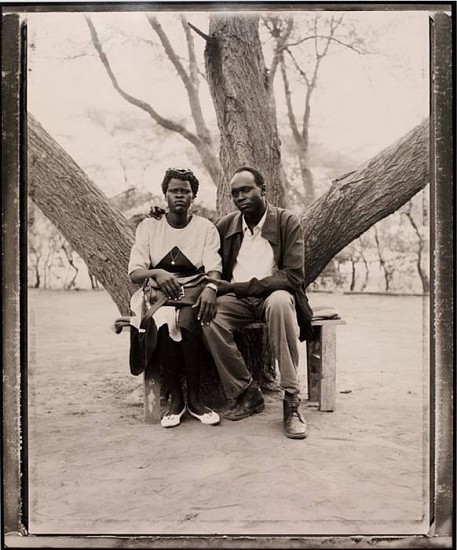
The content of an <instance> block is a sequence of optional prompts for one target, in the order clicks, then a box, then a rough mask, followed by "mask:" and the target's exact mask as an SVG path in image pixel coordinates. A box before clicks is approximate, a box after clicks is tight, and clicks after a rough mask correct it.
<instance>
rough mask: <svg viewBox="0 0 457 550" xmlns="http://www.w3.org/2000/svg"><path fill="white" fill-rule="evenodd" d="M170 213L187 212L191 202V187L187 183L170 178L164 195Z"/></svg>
mask: <svg viewBox="0 0 457 550" xmlns="http://www.w3.org/2000/svg"><path fill="white" fill-rule="evenodd" d="M165 198H166V199H167V204H168V208H169V209H170V212H175V213H176V214H181V213H182V212H187V211H188V210H189V208H190V205H191V203H192V200H193V194H192V187H191V186H190V183H189V182H188V181H183V180H178V179H176V178H172V179H171V180H170V182H169V183H168V188H167V192H166V193H165Z"/></svg>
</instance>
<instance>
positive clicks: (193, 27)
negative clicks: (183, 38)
mask: <svg viewBox="0 0 457 550" xmlns="http://www.w3.org/2000/svg"><path fill="white" fill-rule="evenodd" d="M187 24H188V25H189V27H190V28H191V29H192V30H193V31H194V32H196V33H197V34H198V35H199V36H201V37H202V38H203V39H204V40H206V41H207V42H209V41H210V40H211V36H209V35H207V34H205V33H204V32H202V31H201V30H200V29H198V28H197V27H196V26H195V25H192V23H189V22H188V23H187Z"/></svg>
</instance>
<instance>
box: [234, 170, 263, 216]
mask: <svg viewBox="0 0 457 550" xmlns="http://www.w3.org/2000/svg"><path fill="white" fill-rule="evenodd" d="M230 186H231V192H232V199H233V202H234V203H235V206H236V207H237V208H238V210H240V211H241V212H242V213H243V214H248V215H252V214H255V213H256V212H257V211H260V210H262V209H263V207H264V205H265V202H264V200H263V197H264V195H265V188H264V187H259V186H258V185H257V184H256V182H255V179H254V175H253V174H251V172H238V173H237V174H235V175H234V176H233V178H232V181H231V182H230Z"/></svg>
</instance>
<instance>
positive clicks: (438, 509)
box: [430, 9, 455, 536]
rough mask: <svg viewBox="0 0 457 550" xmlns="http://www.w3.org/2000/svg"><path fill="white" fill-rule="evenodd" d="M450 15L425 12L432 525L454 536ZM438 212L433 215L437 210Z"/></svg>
mask: <svg viewBox="0 0 457 550" xmlns="http://www.w3.org/2000/svg"><path fill="white" fill-rule="evenodd" d="M454 18H455V11H454V9H453V10H452V15H446V14H443V13H435V14H433V16H432V17H431V27H430V28H431V59H430V60H431V64H430V69H431V72H432V85H431V90H430V98H431V110H432V119H431V122H432V123H431V125H430V158H431V161H432V162H431V170H430V175H431V204H432V213H433V221H432V242H433V245H434V251H435V253H434V260H433V261H432V265H431V268H432V277H431V280H432V281H433V287H432V293H431V296H432V315H433V328H432V330H433V333H432V335H431V342H432V343H433V345H432V348H431V360H432V361H431V362H432V374H433V375H434V376H432V379H433V380H432V386H431V388H432V403H431V405H432V407H431V410H432V411H434V415H433V418H432V423H431V428H432V430H431V435H432V437H431V441H432V445H433V447H432V449H431V451H432V453H431V454H432V457H433V458H434V460H432V462H433V464H434V467H433V469H432V472H431V473H432V476H433V477H432V479H431V485H432V488H433V491H432V497H433V502H432V503H431V504H432V515H431V517H432V519H433V530H434V534H435V535H436V536H451V535H453V536H454V532H453V531H454V529H455V525H454V514H455V509H454V498H455V495H454V491H455V476H454V469H453V450H454V441H455V440H454V438H455V432H454V429H453V426H454V422H453V407H454V395H453V388H454V371H453V365H454V359H455V355H454V297H455V296H454V282H455V281H454V238H453V235H454V232H453V227H454V211H453V208H454V204H455V202H454V199H455V187H454V185H455V181H453V176H454V161H453V150H454V149H453V147H454V144H453V131H454V127H453V121H454V115H455V112H454V109H453V82H454V80H453V49H452V45H453V44H454V41H453V33H454V24H453V23H454ZM438 213H439V215H438ZM432 414H433V413H432Z"/></svg>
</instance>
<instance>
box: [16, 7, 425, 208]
mask: <svg viewBox="0 0 457 550" xmlns="http://www.w3.org/2000/svg"><path fill="white" fill-rule="evenodd" d="M160 17H161V20H162V18H163V26H164V28H165V29H166V30H167V34H168V36H169V38H170V40H171V41H172V43H173V45H174V46H176V47H177V48H178V49H179V48H182V47H183V46H184V43H183V38H182V36H183V35H182V30H181V28H180V24H179V22H176V21H173V16H172V15H169V14H160ZM347 17H350V18H351V19H352V20H353V21H354V23H355V24H356V26H357V29H358V32H359V33H360V35H362V36H364V35H367V36H369V37H370V40H371V42H370V44H369V45H368V46H369V47H370V49H373V50H376V51H377V52H379V53H376V54H372V55H365V56H360V55H357V54H355V53H353V52H351V51H349V50H338V51H335V53H334V54H333V55H331V56H329V57H328V58H326V59H325V60H324V62H323V64H322V70H321V75H320V80H319V86H318V89H317V90H316V92H315V95H314V96H313V103H312V122H311V135H310V137H311V141H313V142H315V143H319V144H323V145H325V147H326V148H327V149H328V150H330V151H335V152H338V153H339V154H342V155H344V156H346V155H347V157H348V158H350V159H353V161H354V162H356V164H359V163H361V162H363V161H364V160H366V159H368V158H370V157H371V156H372V155H373V154H375V153H376V152H378V151H380V150H381V149H382V148H384V147H385V146H387V145H389V144H390V143H392V142H393V141H395V140H396V139H397V138H399V137H400V136H402V135H403V134H405V133H406V132H407V131H409V130H410V129H411V128H412V127H414V126H415V125H416V124H418V123H419V122H420V121H421V120H422V119H423V118H424V117H426V116H427V115H428V109H429V107H428V104H429V91H428V78H429V77H428V55H429V53H428V14H427V12H425V11H414V10H412V11H406V10H402V11H397V12H395V11H394V12H381V11H376V12H375V11H373V12H350V13H348V14H347ZM188 18H189V20H190V21H191V22H193V23H195V24H196V25H197V26H199V27H200V28H202V30H206V29H207V23H206V20H207V16H206V14H198V13H193V14H189V15H188ZM27 19H28V29H29V30H28V32H29V43H30V44H31V47H30V49H29V88H28V101H29V110H30V111H31V112H32V113H33V114H34V115H35V116H36V117H37V118H38V120H39V121H40V122H41V123H42V124H43V125H44V127H45V128H46V129H47V130H48V131H49V132H50V133H51V134H52V135H53V136H54V137H55V138H56V139H57V140H58V141H59V143H61V145H62V146H63V147H65V148H66V149H67V151H68V152H69V153H70V154H71V155H72V156H73V157H74V159H75V160H76V162H78V163H79V164H80V165H81V167H82V168H83V169H85V170H86V171H87V172H88V174H89V176H91V177H92V178H93V180H94V181H95V183H97V184H98V185H99V186H100V187H101V189H102V190H103V191H104V192H105V193H106V194H107V195H113V194H116V193H118V192H120V191H122V190H123V189H125V188H126V187H128V186H129V185H139V186H141V185H142V182H143V184H144V186H145V188H147V189H149V190H151V191H154V190H155V189H152V188H151V186H150V185H149V182H151V181H154V180H158V182H159V181H160V179H161V176H162V174H163V172H164V170H165V168H166V167H167V166H168V165H170V164H174V165H182V164H185V165H189V164H190V165H192V160H193V158H195V157H196V155H197V153H194V152H193V150H192V149H191V148H189V147H187V146H185V145H184V146H182V144H184V143H185V142H184V141H183V140H182V138H173V137H169V138H166V137H162V138H161V139H160V140H158V141H157V143H154V145H153V146H152V147H151V151H150V159H149V161H148V162H149V164H148V165H147V168H146V169H145V168H144V166H143V168H142V170H141V173H140V172H138V171H137V172H135V167H134V166H133V167H129V168H128V171H127V172H128V176H129V177H128V185H127V184H126V182H125V181H124V177H123V174H122V170H121V166H120V164H119V162H118V161H117V160H116V159H117V156H119V152H118V150H119V148H121V154H122V155H124V157H125V156H126V158H125V159H124V160H125V164H128V161H129V155H130V153H129V152H128V151H127V150H126V148H125V145H124V144H123V142H121V141H119V136H118V135H117V134H114V136H112V137H111V136H109V134H108V133H107V132H106V131H104V130H102V129H100V128H98V127H97V126H95V125H94V124H93V123H92V122H91V121H90V120H89V119H88V117H87V111H88V110H95V111H96V110H98V109H103V110H106V111H108V112H110V113H112V123H114V122H115V121H116V120H118V119H119V118H120V117H121V116H122V115H123V114H124V115H128V116H130V117H136V118H137V119H138V121H139V124H140V123H141V124H142V125H143V126H144V128H145V131H147V128H148V124H152V121H151V122H150V123H149V121H150V119H149V118H148V116H147V115H146V114H143V113H142V112H141V111H139V110H138V109H137V108H135V107H133V106H130V105H128V104H127V103H126V102H125V101H124V100H123V99H122V98H120V97H119V95H118V94H117V93H116V92H115V91H114V89H113V87H112V85H111V83H110V82H109V80H108V77H107V75H106V73H105V71H104V69H103V67H102V65H101V63H100V61H99V59H98V57H97V56H96V54H95V51H94V49H93V47H92V45H91V42H90V37H89V32H88V28H87V25H86V23H85V21H84V17H83V14H81V13H71V12H70V13H42V14H30V15H29V16H28V17H27ZM93 21H94V23H95V25H96V27H97V30H98V31H99V33H100V37H101V39H102V41H103V43H104V44H105V45H106V51H107V52H108V55H109V58H110V60H111V61H112V64H113V68H114V70H115V72H116V74H117V75H119V79H120V81H121V83H122V85H123V86H124V87H125V88H126V89H127V90H128V91H130V92H131V93H132V94H134V95H137V96H138V97H140V98H142V99H144V100H147V101H150V102H151V103H152V104H153V105H154V107H155V108H156V110H158V111H159V112H160V113H162V114H164V115H165V116H168V117H170V118H173V119H174V120H179V121H180V122H187V124H189V125H190V121H189V120H188V118H186V117H188V107H187V102H186V96H185V93H184V92H183V87H182V84H181V82H180V81H179V80H178V79H177V77H176V76H175V73H174V71H173V69H169V68H167V67H168V66H169V63H168V62H167V59H166V58H165V57H164V55H163V52H161V50H160V48H151V46H150V45H149V44H146V43H144V42H141V41H138V40H136V41H135V42H133V43H132V40H131V37H138V38H139V39H143V40H148V39H151V38H152V37H153V36H154V34H153V32H152V29H151V28H150V26H149V24H148V22H147V21H146V18H145V17H144V14H142V13H125V12H122V13H97V14H93ZM113 29H115V31H113ZM119 32H122V33H123V35H124V38H123V40H122V43H120V44H119V40H115V41H113V40H111V39H110V37H113V36H119ZM113 33H114V34H113ZM195 42H196V45H197V47H198V48H199V53H200V54H202V48H203V40H201V39H199V38H198V37H195ZM83 52H87V53H89V54H90V55H84V56H81V55H80V54H81V53H83ZM158 56H160V57H158ZM266 57H267V61H268V55H267V54H266ZM163 67H164V68H163ZM278 76H279V75H278ZM278 81H279V82H278V84H277V87H278V86H279V84H280V80H279V79H278ZM303 90H304V89H303V88H300V87H299V86H296V85H295V86H294V101H295V105H296V106H297V112H300V110H299V108H298V106H299V105H300V100H301V97H302V94H303ZM277 98H278V114H279V116H280V119H285V109H284V99H283V96H282V95H281V92H280V86H279V87H278V95H277ZM202 99H203V103H204V105H206V106H207V109H206V111H205V112H206V113H207V115H208V118H209V120H211V122H212V124H214V122H215V118H214V114H213V109H212V105H211V99H210V97H209V94H208V93H207V91H206V90H205V87H204V86H203V85H202ZM133 137H134V134H133V133H132V138H133ZM139 145H141V144H139ZM145 154H146V156H147V155H148V152H147V151H146V153H145ZM97 164H98V165H99V168H98V170H96V169H95V168H94V166H95V165H97ZM197 164H198V163H197ZM100 166H101V167H102V169H101V170H100ZM353 167H354V168H355V167H356V166H353ZM136 168H137V169H138V166H137V167H136ZM199 175H200V172H199ZM201 176H202V177H201V180H202V191H201V194H200V195H201V196H200V198H201V200H203V202H205V203H207V204H214V196H215V194H214V189H213V187H212V186H211V184H209V183H208V182H207V181H205V178H206V176H205V175H204V174H201ZM206 179H207V178H206ZM158 182H157V183H158ZM155 187H156V186H155Z"/></svg>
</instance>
